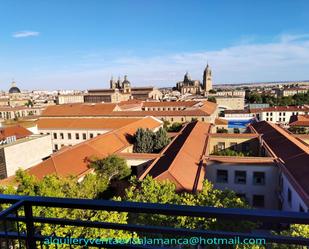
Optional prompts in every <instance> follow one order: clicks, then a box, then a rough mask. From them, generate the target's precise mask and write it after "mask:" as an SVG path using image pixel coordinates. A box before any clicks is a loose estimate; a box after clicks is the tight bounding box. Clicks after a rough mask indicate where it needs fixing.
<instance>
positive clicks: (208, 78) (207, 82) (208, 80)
mask: <svg viewBox="0 0 309 249" xmlns="http://www.w3.org/2000/svg"><path fill="white" fill-rule="evenodd" d="M211 89H212V74H211V69H210V67H209V65H208V63H207V66H206V68H205V70H204V74H203V90H204V91H205V93H206V92H209V90H211Z"/></svg>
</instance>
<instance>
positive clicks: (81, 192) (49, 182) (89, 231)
mask: <svg viewBox="0 0 309 249" xmlns="http://www.w3.org/2000/svg"><path fill="white" fill-rule="evenodd" d="M100 180H101V177H100V175H99V174H96V175H95V174H90V175H88V176H86V177H85V178H84V180H83V181H81V182H78V181H77V179H76V178H74V177H67V178H62V177H58V176H55V175H50V176H46V177H44V178H43V179H42V180H40V181H38V180H37V179H35V178H34V177H32V176H29V175H28V174H27V173H26V172H24V171H22V170H18V172H17V173H16V181H17V183H18V187H17V189H15V188H13V187H8V188H2V189H1V192H2V193H4V194H15V195H16V194H18V195H34V196H48V197H65V198H97V196H98V195H99V193H100V192H102V191H104V190H105V189H106V188H107V185H104V184H102V185H101V186H100V187H94V186H95V185H96V184H98V183H99V181H100ZM105 183H107V182H105ZM90 189H92V191H90ZM23 215H24V211H23V210H20V211H19V216H23ZM33 215H34V216H40V217H46V218H63V219H64V218H65V219H73V220H89V221H105V222H111V223H123V224H125V223H127V213H119V212H108V211H95V210H84V209H83V210H82V209H70V208H51V207H33ZM25 229H26V228H25V225H24V224H23V223H21V224H20V232H23V231H25ZM35 229H36V230H37V231H38V232H40V233H41V234H42V235H47V236H50V235H52V234H54V236H60V237H67V236H71V237H73V238H78V237H86V238H97V237H101V238H107V237H117V238H130V237H132V234H131V233H129V232H125V231H121V230H112V229H97V228H86V227H74V226H63V225H51V224H44V223H35ZM133 236H135V234H133ZM49 248H56V247H55V246H53V245H51V246H50V247H49ZM57 248H70V246H69V245H58V247H57ZM76 248H84V247H76Z"/></svg>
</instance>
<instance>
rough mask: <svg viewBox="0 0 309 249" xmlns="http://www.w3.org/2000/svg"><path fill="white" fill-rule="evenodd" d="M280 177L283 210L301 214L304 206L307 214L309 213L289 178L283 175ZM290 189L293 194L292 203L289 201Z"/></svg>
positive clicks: (308, 208)
mask: <svg viewBox="0 0 309 249" xmlns="http://www.w3.org/2000/svg"><path fill="white" fill-rule="evenodd" d="M280 177H281V184H280V185H281V186H280V197H281V201H282V210H284V211H295V212H299V211H300V206H302V207H303V209H304V211H305V212H309V207H307V206H306V205H305V203H304V202H303V200H302V199H301V198H300V196H299V195H298V193H297V192H296V191H295V189H294V188H293V186H292V185H291V184H290V182H289V180H288V178H287V177H286V176H285V175H284V174H283V173H281V176H280ZM288 189H290V190H291V194H292V195H291V196H292V198H291V202H289V201H288Z"/></svg>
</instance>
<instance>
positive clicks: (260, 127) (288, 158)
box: [251, 121, 309, 203]
mask: <svg viewBox="0 0 309 249" xmlns="http://www.w3.org/2000/svg"><path fill="white" fill-rule="evenodd" d="M251 126H252V127H253V128H254V130H256V131H257V132H258V133H260V134H262V139H263V140H264V142H265V143H266V144H267V145H268V146H269V147H270V148H271V150H272V152H273V153H274V154H275V155H276V156H277V157H278V158H280V160H281V161H282V162H283V165H284V167H285V169H286V170H287V171H288V172H289V173H290V174H291V176H292V177H293V178H294V180H295V181H296V183H297V184H299V185H300V186H301V188H302V190H303V191H304V193H305V194H306V198H307V199H306V200H305V201H307V203H309V184H308V179H309V146H306V144H304V143H302V142H300V141H299V140H298V139H297V138H296V137H294V136H293V135H292V134H290V133H288V132H287V131H285V130H284V129H283V128H281V127H279V126H278V125H275V124H271V123H268V122H266V121H262V122H258V123H255V124H252V125H251Z"/></svg>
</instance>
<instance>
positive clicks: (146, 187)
mask: <svg viewBox="0 0 309 249" xmlns="http://www.w3.org/2000/svg"><path fill="white" fill-rule="evenodd" d="M123 200H126V201H137V202H150V203H163V204H179V205H192V206H212V207H230V208H232V207H233V208H236V207H237V208H248V205H247V204H246V203H245V202H244V201H243V200H242V199H240V198H238V197H237V196H236V195H235V193H234V192H232V191H229V190H225V191H221V190H218V189H214V188H213V185H212V184H211V183H210V182H208V181H205V182H204V184H203V190H202V191H201V192H199V193H197V194H193V193H177V191H176V187H175V185H174V184H173V183H171V182H169V181H157V180H154V179H152V177H150V176H147V177H146V178H144V179H143V181H138V180H136V178H132V179H131V186H130V187H129V188H128V189H127V190H126V192H125V196H124V197H123ZM130 219H131V220H134V222H137V223H139V224H151V225H162V224H164V225H169V226H174V227H183V228H196V229H197V228H199V229H209V228H212V229H218V228H227V229H230V230H233V229H234V230H237V229H245V228H248V226H249V227H252V224H251V223H246V222H245V223H244V222H239V223H237V222H236V223H235V222H223V221H220V222H218V221H217V220H216V219H207V218H198V217H197V218H192V217H184V216H178V217H172V216H166V215H158V214H153V215H149V214H148V215H139V216H136V215H133V216H130Z"/></svg>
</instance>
